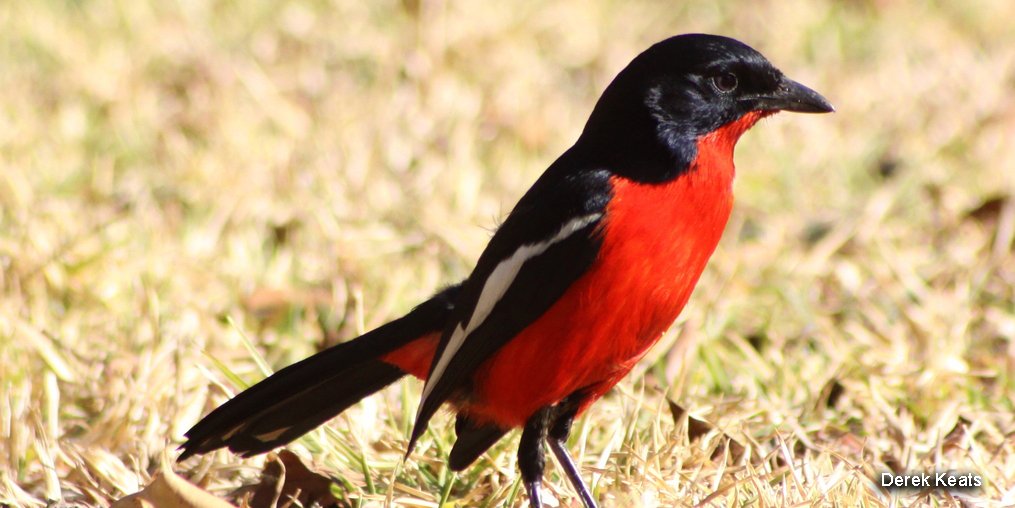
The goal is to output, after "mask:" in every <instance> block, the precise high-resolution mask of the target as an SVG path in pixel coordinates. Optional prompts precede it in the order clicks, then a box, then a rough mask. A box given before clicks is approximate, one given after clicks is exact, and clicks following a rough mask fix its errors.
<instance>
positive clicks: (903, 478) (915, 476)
mask: <svg viewBox="0 0 1015 508" xmlns="http://www.w3.org/2000/svg"><path fill="white" fill-rule="evenodd" d="M878 480H879V481H878V483H879V484H880V485H881V486H882V487H884V488H887V489H892V490H895V489H946V490H961V489H976V488H979V487H982V486H983V478H981V477H980V475H978V474H975V473H957V472H954V471H944V472H940V473H905V474H895V473H891V472H884V473H881V474H879V475H878Z"/></svg>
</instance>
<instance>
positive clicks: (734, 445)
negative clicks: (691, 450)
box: [666, 400, 747, 462]
mask: <svg viewBox="0 0 1015 508" xmlns="http://www.w3.org/2000/svg"><path fill="white" fill-rule="evenodd" d="M666 402H667V404H669V406H670V414H672V415H673V422H674V423H676V424H677V425H680V422H681V420H683V419H684V418H686V419H687V439H688V440H689V441H696V440H698V439H700V438H701V437H702V436H704V435H706V434H708V433H709V432H711V431H713V430H715V431H716V432H718V433H719V434H720V436H721V439H722V443H720V444H719V446H716V448H715V451H713V452H712V456H711V458H712V460H718V459H719V458H720V457H722V455H723V453H724V452H725V450H726V447H727V446H728V447H729V450H730V458H731V459H733V462H736V461H738V460H740V458H741V457H743V456H744V452H746V451H747V448H746V447H744V445H742V444H740V442H739V441H737V440H736V439H733V438H732V437H730V436H729V434H726V433H725V432H723V431H721V430H719V429H717V428H716V427H715V426H714V425H712V424H711V423H708V422H707V421H705V420H702V419H699V418H695V417H693V416H691V415H690V414H688V412H687V410H686V409H684V408H683V407H682V406H681V405H680V404H677V403H676V402H673V401H672V400H667V401H666Z"/></svg>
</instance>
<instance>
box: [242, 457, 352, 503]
mask: <svg viewBox="0 0 1015 508" xmlns="http://www.w3.org/2000/svg"><path fill="white" fill-rule="evenodd" d="M291 506H321V507H330V506H339V502H338V499H336V498H335V496H334V495H333V494H332V493H331V478H329V477H327V476H324V475H322V474H320V473H317V472H314V471H311V470H310V469H309V468H308V467H307V466H305V465H304V464H303V461H301V460H300V458H299V457H297V456H296V454H295V453H292V452H290V451H289V450H282V451H280V452H278V455H277V456H275V457H274V458H273V460H269V461H267V462H266V463H265V465H264V471H262V472H261V483H260V484H259V485H258V486H257V489H256V490H255V491H254V498H253V499H251V501H250V507H251V508H275V507H278V508H285V507H291Z"/></svg>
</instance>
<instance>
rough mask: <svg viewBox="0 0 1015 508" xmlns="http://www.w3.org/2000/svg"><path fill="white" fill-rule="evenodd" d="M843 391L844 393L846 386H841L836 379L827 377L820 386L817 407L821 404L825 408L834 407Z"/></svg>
mask: <svg viewBox="0 0 1015 508" xmlns="http://www.w3.org/2000/svg"><path fill="white" fill-rule="evenodd" d="M844 393H846V387H845V386H842V383H840V382H839V380H838V379H836V378H832V379H829V380H828V382H827V383H825V386H823V387H821V393H820V394H819V395H818V407H819V408H820V407H821V406H822V405H823V406H824V407H826V408H834V407H835V404H836V403H838V402H839V399H840V398H842V395H843V394H844Z"/></svg>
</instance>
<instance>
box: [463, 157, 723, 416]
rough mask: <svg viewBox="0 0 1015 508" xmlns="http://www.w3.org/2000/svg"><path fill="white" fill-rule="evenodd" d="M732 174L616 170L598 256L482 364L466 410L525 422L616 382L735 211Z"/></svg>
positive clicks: (679, 302)
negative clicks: (665, 178) (652, 179)
mask: <svg viewBox="0 0 1015 508" xmlns="http://www.w3.org/2000/svg"><path fill="white" fill-rule="evenodd" d="M699 159H700V158H699ZM732 178H733V171H732V160H730V164H729V166H728V168H723V167H718V168H717V167H716V166H715V165H713V166H712V167H707V169H705V168H697V169H694V170H692V171H691V172H689V173H688V174H685V175H684V176H682V177H680V178H678V179H676V180H675V181H673V182H669V183H664V184H637V183H634V182H631V181H628V180H624V179H620V178H614V180H613V182H612V183H613V198H612V200H611V202H610V204H609V208H608V210H607V213H606V217H607V219H606V222H605V225H604V229H603V231H602V234H603V244H602V248H601V250H600V253H599V257H598V259H597V261H596V262H595V263H594V264H593V266H592V268H591V269H590V270H589V272H588V273H587V274H586V275H585V276H583V277H582V278H581V279H579V280H578V281H577V282H575V284H574V285H573V286H571V288H570V289H568V291H567V292H566V293H565V294H564V296H563V297H562V298H561V299H560V300H558V301H557V303H556V304H554V305H553V306H552V307H551V308H550V309H549V310H548V311H547V312H546V313H545V314H544V315H543V316H541V317H540V318H539V319H538V320H537V321H535V322H534V323H533V324H532V325H530V326H529V327H527V328H526V329H525V330H524V331H522V333H521V334H519V335H518V336H517V337H516V338H514V339H512V340H511V341H510V342H509V343H508V344H507V345H506V346H504V348H502V349H501V350H499V351H498V352H497V353H496V354H495V355H494V356H493V357H491V358H490V360H488V361H487V362H486V363H485V364H484V365H483V366H481V367H480V368H479V369H477V374H476V375H475V376H474V377H473V393H472V394H471V395H472V396H471V397H470V401H469V403H467V406H466V407H465V408H464V409H465V411H466V412H467V413H469V414H470V415H472V416H473V417H474V418H475V419H478V420H481V421H482V420H486V421H493V422H497V423H499V424H501V425H505V426H506V425H510V426H521V425H523V424H524V422H525V421H526V420H527V419H528V418H529V416H531V415H532V414H533V413H534V412H535V411H536V410H538V409H539V408H541V407H543V406H546V405H549V404H554V403H557V402H559V401H560V400H561V399H563V398H565V397H567V396H568V395H570V394H571V393H573V392H575V391H577V390H579V389H588V390H589V391H590V392H591V393H590V398H589V400H587V401H586V402H585V404H584V406H587V405H588V404H589V403H591V402H592V401H594V400H595V399H596V398H598V397H599V396H601V395H602V394H603V393H605V392H606V391H607V390H608V389H609V388H610V387H612V386H613V385H614V384H616V383H617V382H618V381H619V380H620V379H621V378H622V377H623V376H624V375H625V374H626V373H627V372H628V371H630V370H631V368H632V367H633V366H634V365H635V364H636V363H637V362H638V360H639V359H641V357H642V356H643V355H644V354H645V353H646V351H648V349H649V348H650V347H651V346H652V345H653V344H655V342H656V341H657V340H659V337H660V336H661V335H662V333H663V332H665V331H666V329H667V328H668V327H669V326H670V324H672V323H673V321H674V320H675V319H676V318H677V316H678V315H679V314H680V311H681V310H682V309H683V308H684V304H686V303H687V300H688V298H689V297H690V295H691V292H692V291H693V290H694V285H695V283H696V282H697V281H698V277H699V276H700V275H701V272H702V270H703V269H704V268H705V264H706V262H707V261H708V258H709V256H711V254H712V251H714V250H715V247H716V244H717V243H718V242H719V238H720V237H721V236H722V231H723V228H724V227H725V225H726V221H727V220H728V219H729V214H730V210H731V208H732V204H733V198H732V193H731V192H730V190H731V185H732ZM618 307H619V308H618ZM590 387H591V388H590Z"/></svg>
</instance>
